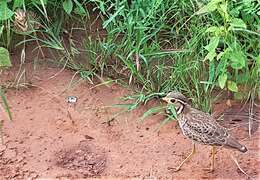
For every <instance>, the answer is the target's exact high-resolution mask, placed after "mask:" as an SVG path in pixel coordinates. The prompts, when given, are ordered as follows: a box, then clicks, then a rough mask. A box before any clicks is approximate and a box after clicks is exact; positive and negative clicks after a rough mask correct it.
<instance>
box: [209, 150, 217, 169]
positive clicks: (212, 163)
mask: <svg viewBox="0 0 260 180" xmlns="http://www.w3.org/2000/svg"><path fill="white" fill-rule="evenodd" d="M215 154H216V147H215V146H212V162H211V166H210V171H211V172H212V171H214V165H215Z"/></svg>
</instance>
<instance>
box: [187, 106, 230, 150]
mask: <svg viewBox="0 0 260 180" xmlns="http://www.w3.org/2000/svg"><path fill="white" fill-rule="evenodd" d="M186 116H187V117H186V119H187V121H186V123H185V124H184V126H183V128H186V129H187V132H189V134H187V136H188V137H189V138H191V139H193V140H195V141H199V142H202V143H205V144H210V145H223V144H224V143H225V141H226V138H227V136H228V132H227V130H226V129H225V128H224V127H222V126H220V125H219V124H218V123H217V122H216V121H215V119H214V118H213V117H212V116H211V115H209V114H207V113H203V112H201V111H198V110H196V109H194V110H193V111H190V112H189V113H188V114H186Z"/></svg>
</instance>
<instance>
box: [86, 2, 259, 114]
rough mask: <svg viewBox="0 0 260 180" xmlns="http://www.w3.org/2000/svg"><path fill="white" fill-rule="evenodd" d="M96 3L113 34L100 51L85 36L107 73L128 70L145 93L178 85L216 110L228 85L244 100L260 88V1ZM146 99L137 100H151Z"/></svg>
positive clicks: (201, 104)
mask: <svg viewBox="0 0 260 180" xmlns="http://www.w3.org/2000/svg"><path fill="white" fill-rule="evenodd" d="M92 2H94V3H95V10H96V11H98V12H99V16H100V19H102V27H103V28H104V29H105V30H106V32H107V35H106V36H105V37H104V38H102V40H99V41H98V42H97V44H98V47H99V48H98V50H97V49H96V50H95V49H93V48H92V46H90V43H89V42H88V41H86V49H87V50H88V51H89V50H90V49H91V50H93V51H94V52H95V53H96V54H97V55H96V56H95V58H93V57H90V59H92V60H93V61H94V63H93V64H96V63H97V59H98V58H97V56H99V57H102V58H101V59H98V63H99V64H102V65H101V66H100V65H99V67H100V68H99V69H102V72H104V71H107V72H108V73H111V72H112V71H114V73H117V74H120V73H122V72H124V74H125V76H124V77H125V78H126V79H127V80H128V83H129V84H134V85H136V86H137V87H138V88H137V89H138V90H139V92H140V94H142V95H143V96H145V97H147V96H149V95H150V94H154V93H166V92H168V91H170V90H178V91H181V92H183V93H184V94H185V95H187V96H188V97H191V100H192V103H193V104H194V106H195V107H197V108H200V109H202V110H204V111H207V112H209V111H210V110H211V102H212V101H214V99H215V97H216V92H219V93H221V92H222V89H223V90H227V91H229V92H232V93H233V94H234V95H235V98H242V99H250V98H251V99H252V98H253V99H254V97H256V94H257V93H258V92H259V82H260V81H259V67H260V66H259V57H260V56H259V55H260V50H259V49H260V44H259V43H260V41H259V40H258V39H259V36H260V33H259V30H260V29H259V27H260V22H259V18H257V17H259V12H260V11H259V9H260V6H259V4H258V3H257V2H256V1H243V2H235V1H225V0H211V1H204V2H197V1H195V2H193V1H173V0H166V1H156V0H151V1H140V0H138V1H127V0H123V1H116V0H110V1H95V0H93V1H92ZM95 47H97V46H95ZM107 54H108V55H109V56H107ZM115 64H116V66H115ZM111 66H113V67H114V68H113V69H111V68H109V67H111ZM115 67H117V68H115ZM102 74H103V73H102ZM213 92H214V93H213ZM219 93H217V95H218V94H219ZM213 94H214V95H213ZM135 97H136V96H135ZM141 97H142V96H138V97H136V98H137V101H136V102H145V100H143V99H142V98H141Z"/></svg>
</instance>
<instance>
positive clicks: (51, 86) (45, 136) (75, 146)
mask: <svg viewBox="0 0 260 180" xmlns="http://www.w3.org/2000/svg"><path fill="white" fill-rule="evenodd" d="M31 66H32V65H31ZM59 71H60V69H58V68H55V67H50V66H47V65H38V66H37V69H36V70H34V71H33V77H32V79H31V84H32V85H33V86H32V87H30V88H28V89H21V90H17V89H8V91H7V97H8V102H9V104H10V106H11V111H12V115H13V121H9V120H7V117H6V115H5V117H4V125H3V131H2V137H3V143H2V144H1V145H0V179H26V178H33V179H36V178H60V179H66V178H69V179H76V178H98V179H215V178H218V179H247V178H248V176H250V177H252V178H255V179H259V167H260V166H259V165H260V161H259V158H260V156H259V152H260V151H259V150H260V149H259V131H257V130H256V132H255V133H254V134H253V136H252V137H251V138H248V132H247V128H246V127H244V126H241V127H239V128H234V129H233V130H234V135H235V136H236V137H237V138H239V139H240V140H241V142H242V143H243V144H245V145H246V146H247V148H248V149H249V151H248V152H247V153H245V154H241V153H240V152H236V151H233V150H228V149H224V148H219V149H218V151H217V159H216V169H215V171H214V172H212V173H209V172H207V171H205V170H203V168H207V167H209V165H210V150H211V149H210V147H208V146H203V145H198V146H197V147H198V149H197V154H196V155H195V156H194V157H193V158H192V159H191V160H190V161H189V162H188V163H186V164H185V165H184V166H183V168H182V169H181V170H180V171H179V172H174V171H173V170H172V168H173V167H176V166H177V165H178V164H179V163H180V162H181V161H182V160H183V158H185V156H186V155H187V154H188V153H189V152H190V149H191V142H190V141H189V140H188V139H185V138H184V137H183V135H182V134H181V132H180V129H179V128H178V126H177V123H176V122H175V121H172V122H170V123H168V124H166V125H165V126H163V127H162V128H160V131H159V132H158V131H156V129H157V128H158V126H159V123H160V122H161V121H162V120H163V119H164V117H163V116H162V115H154V116H152V117H149V118H147V119H146V120H145V121H144V122H143V123H140V122H139V121H138V119H139V118H140V116H141V115H142V113H143V112H144V111H145V110H147V109H148V108H149V107H152V106H154V105H155V103H156V102H150V103H149V104H148V105H146V106H142V107H140V108H139V109H138V110H135V111H133V112H130V113H125V114H122V115H120V116H117V117H116V118H115V119H114V121H112V122H111V124H110V125H108V124H107V123H104V122H105V121H107V120H108V119H109V118H111V117H113V116H114V114H115V113H117V112H120V111H122V109H118V108H111V107H109V106H111V105H113V104H116V103H122V102H121V101H120V98H121V97H123V96H124V95H127V94H130V93H131V92H129V91H128V90H126V89H123V88H121V87H119V86H118V85H116V84H112V85H109V86H94V85H90V84H88V83H86V82H84V81H80V83H78V84H76V85H74V86H72V87H68V86H69V84H70V82H71V79H72V77H73V75H74V72H72V71H69V70H64V71H62V72H60V73H58V72H59ZM16 72H17V69H15V68H14V69H13V70H10V71H6V72H4V73H2V74H1V80H3V79H5V80H11V81H12V80H13V79H14V78H15V73H16ZM57 73H58V74H57ZM76 79H79V78H78V77H76ZM68 96H76V97H78V101H77V102H76V103H75V104H69V103H67V100H66V98H67V97H68ZM227 108H228V106H226V105H225V104H223V103H222V104H220V105H217V106H216V111H222V112H223V111H224V110H225V109H227ZM3 114H4V113H3V112H2V109H1V116H0V117H1V119H2V117H3V116H2V115H3ZM227 122H228V121H227ZM234 122H236V121H234ZM233 124H234V123H233ZM223 125H225V123H224V124H223ZM231 155H232V156H233V157H234V159H235V160H237V162H238V163H239V166H240V168H241V169H243V170H244V171H245V172H246V173H247V174H248V176H247V175H245V174H244V173H242V172H241V171H240V170H239V168H238V166H237V165H236V164H235V162H234V161H233V160H232V158H231Z"/></svg>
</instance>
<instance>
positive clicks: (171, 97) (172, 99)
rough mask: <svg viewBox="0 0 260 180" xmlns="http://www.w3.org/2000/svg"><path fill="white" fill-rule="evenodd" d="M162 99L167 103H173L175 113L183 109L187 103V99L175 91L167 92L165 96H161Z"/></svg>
mask: <svg viewBox="0 0 260 180" xmlns="http://www.w3.org/2000/svg"><path fill="white" fill-rule="evenodd" d="M162 100H163V101H165V102H167V103H168V104H172V105H174V107H175V109H176V112H177V114H180V113H181V112H182V111H183V109H184V107H185V105H187V104H188V99H187V98H186V97H185V96H184V95H183V94H181V93H180V92H177V91H172V92H170V93H168V94H167V95H166V96H165V97H163V98H162Z"/></svg>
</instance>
